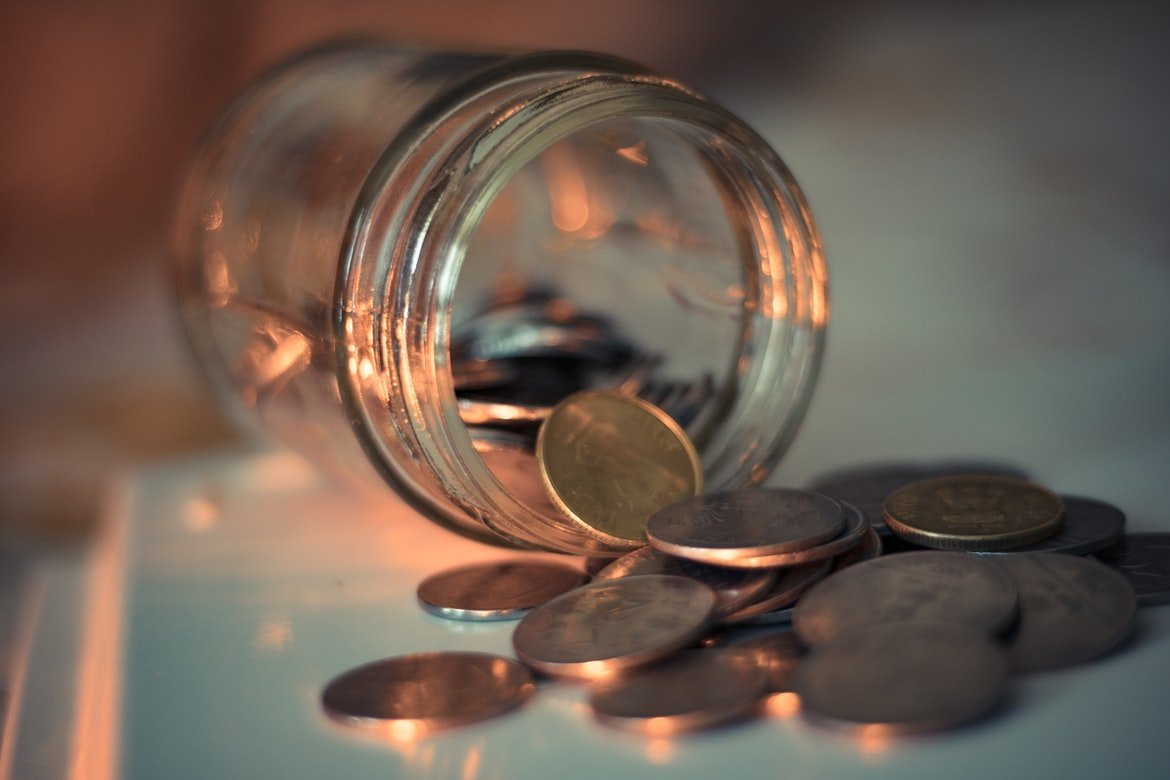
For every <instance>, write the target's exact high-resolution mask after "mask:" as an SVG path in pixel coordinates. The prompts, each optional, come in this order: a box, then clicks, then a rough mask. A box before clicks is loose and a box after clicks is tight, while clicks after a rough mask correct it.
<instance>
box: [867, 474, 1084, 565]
mask: <svg viewBox="0 0 1170 780" xmlns="http://www.w3.org/2000/svg"><path fill="white" fill-rule="evenodd" d="M884 511H885V516H886V525H888V526H889V527H890V530H892V531H893V532H894V533H896V534H897V535H898V536H900V537H902V538H903V539H906V540H907V541H911V542H914V543H915V544H920V545H922V546H924V547H934V548H936V549H942V550H1006V549H1009V548H1012V547H1021V546H1023V545H1026V544H1031V543H1033V542H1038V541H1040V540H1041V539H1046V538H1047V537H1049V536H1052V535H1053V534H1055V533H1056V532H1057V531H1059V530H1060V528H1061V525H1062V523H1063V521H1064V503H1063V502H1062V501H1061V500H1060V497H1059V496H1057V495H1056V494H1055V493H1053V492H1052V491H1050V490H1048V489H1046V488H1043V487H1040V486H1039V485H1034V484H1032V483H1031V482H1027V481H1025V480H1022V479H1016V478H1014V477H1001V476H991V475H976V474H972V475H954V476H946V477H936V478H934V479H924V480H921V481H919V482H914V483H911V484H909V485H907V486H906V487H904V488H901V489H900V490H897V491H895V492H894V493H891V494H890V496H889V497H888V498H887V499H886V502H885V506H884Z"/></svg>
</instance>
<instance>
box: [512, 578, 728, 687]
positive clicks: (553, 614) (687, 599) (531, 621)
mask: <svg viewBox="0 0 1170 780" xmlns="http://www.w3.org/2000/svg"><path fill="white" fill-rule="evenodd" d="M714 611H715V594H714V593H712V591H711V589H710V588H708V587H707V586H706V585H704V584H702V583H701V582H698V581H696V580H692V579H687V578H686V577H673V576H669V575H665V574H643V575H639V576H637V577H624V578H622V579H617V580H608V581H606V582H593V583H590V584H588V585H585V586H583V587H580V588H577V589H576V590H574V591H570V592H569V593H566V594H565V595H563V596H559V597H557V598H555V599H553V600H552V601H550V602H548V603H547V604H544V605H543V606H540V607H537V608H536V609H534V610H533V611H532V612H529V613H528V614H527V615H525V616H524V618H523V619H522V620H521V621H520V624H519V625H518V626H516V630H515V632H514V633H513V634H512V646H513V648H514V649H515V651H516V657H517V658H519V659H520V660H521V661H523V662H524V663H525V664H527V665H529V666H531V667H532V668H534V669H536V670H537V671H540V672H543V673H545V674H549V675H554V676H560V677H576V678H585V679H596V678H599V677H604V676H606V675H608V674H612V673H614V672H617V671H622V670H624V669H629V668H632V667H635V666H639V665H643V664H647V663H651V662H653V661H657V660H659V659H660V658H664V657H665V656H667V655H670V654H671V653H673V652H675V651H676V650H679V649H681V648H683V647H686V646H687V645H688V644H690V643H691V642H693V641H695V640H696V639H698V638H699V636H700V635H701V634H702V633H703V631H704V630H705V629H706V628H707V626H708V625H709V624H710V622H711V616H712V614H713V613H714Z"/></svg>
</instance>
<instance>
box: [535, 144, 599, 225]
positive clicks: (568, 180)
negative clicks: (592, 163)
mask: <svg viewBox="0 0 1170 780" xmlns="http://www.w3.org/2000/svg"><path fill="white" fill-rule="evenodd" d="M540 164H541V167H542V168H543V169H544V173H545V176H546V177H547V180H548V197H549V201H551V206H552V221H553V224H554V225H556V226H557V228H558V229H560V230H562V231H564V232H566V233H575V232H577V231H578V230H580V229H581V228H583V227H585V225H586V223H587V222H588V221H589V191H588V189H587V188H586V186H585V176H584V175H583V174H582V173H581V166H580V165H579V164H578V162H577V159H576V155H574V154H573V150H572V149H570V148H569V147H567V146H565V145H563V144H556V145H554V146H550V147H549V148H548V149H546V150H545V152H544V153H543V154H542V155H541V156H540Z"/></svg>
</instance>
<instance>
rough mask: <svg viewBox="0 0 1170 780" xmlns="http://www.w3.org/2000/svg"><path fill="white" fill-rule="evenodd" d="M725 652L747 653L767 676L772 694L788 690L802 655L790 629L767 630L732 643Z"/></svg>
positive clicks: (800, 645)
mask: <svg viewBox="0 0 1170 780" xmlns="http://www.w3.org/2000/svg"><path fill="white" fill-rule="evenodd" d="M726 647H727V649H728V650H732V651H735V652H740V653H746V654H747V655H748V657H749V658H751V659H752V662H753V663H755V664H756V665H757V666H759V667H760V668H762V669H763V670H764V671H765V672H767V674H768V687H769V689H771V691H772V692H773V693H775V692H779V691H787V690H790V689H791V678H792V672H793V670H794V669H796V664H797V663H798V662H799V661H800V659H801V658H802V657H803V656H804V654H805V649H804V645H802V644H801V643H800V640H799V639H798V638H797V636H796V634H795V632H793V631H792V629H779V630H777V629H768V630H767V631H766V632H765V633H762V634H754V635H752V636H747V637H741V638H736V639H733V640H731V641H730V642H728V643H727V645H726Z"/></svg>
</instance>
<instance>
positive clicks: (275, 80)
mask: <svg viewBox="0 0 1170 780" xmlns="http://www.w3.org/2000/svg"><path fill="white" fill-rule="evenodd" d="M177 239H178V257H179V293H180V306H181V309H182V314H183V319H184V322H185V325H186V327H187V331H188V333H189V336H190V338H191V342H192V345H193V347H194V350H195V352H196V354H197V356H198V357H199V359H200V361H201V363H202V364H203V365H204V367H205V369H206V370H207V371H208V373H209V374H210V375H211V377H212V379H213V383H214V384H215V385H216V387H217V389H218V391H219V392H220V394H221V396H222V398H223V400H224V403H225V404H226V405H227V406H229V407H230V408H233V409H235V410H237V411H242V412H244V413H245V414H244V417H246V418H249V419H250V420H252V421H253V422H257V421H258V422H259V423H260V425H261V427H262V428H264V429H266V430H267V431H268V432H269V433H271V434H273V435H275V437H276V438H278V439H280V440H282V441H284V442H286V443H287V444H289V445H291V446H292V447H294V448H295V449H297V450H299V451H301V452H303V453H305V454H306V455H308V456H309V457H310V458H311V459H313V460H315V461H317V462H318V463H320V464H322V465H323V466H326V467H327V468H329V469H330V470H332V471H335V472H336V471H341V472H345V473H350V474H366V475H369V476H376V475H380V477H381V480H382V481H384V482H385V483H388V484H389V485H390V486H391V487H393V488H394V489H395V490H397V491H398V492H399V493H400V494H401V495H403V496H404V497H406V498H407V499H408V500H410V501H411V503H412V504H413V505H414V506H415V507H416V508H418V509H420V510H421V511H423V512H424V513H425V514H427V515H428V516H430V517H431V518H433V519H435V520H438V521H440V522H442V523H444V524H446V525H448V526H450V527H452V528H454V529H456V530H459V531H461V532H464V533H468V534H471V535H473V536H476V537H479V538H482V539H492V540H495V541H500V540H501V539H503V540H506V541H507V542H509V543H511V544H513V545H517V546H521V547H531V548H537V549H545V550H554V551H561V552H569V553H577V554H592V553H597V552H606V550H603V549H599V547H598V542H596V541H593V540H591V539H589V538H588V537H586V536H585V535H583V534H582V533H581V532H580V531H579V530H578V529H576V528H575V527H574V526H573V525H572V524H570V523H567V522H566V521H565V519H564V518H561V517H559V516H557V514H556V513H555V512H553V511H550V510H549V506H548V502H547V501H543V500H542V499H541V498H540V496H539V490H536V491H533V490H528V489H524V488H523V486H521V487H520V488H518V487H517V486H516V484H515V481H514V480H515V477H516V474H517V473H521V472H523V471H524V468H523V467H518V466H517V463H518V461H517V458H520V459H523V458H524V457H528V455H527V453H525V452H523V451H522V445H518V446H519V448H513V449H512V450H509V457H507V458H504V459H503V460H504V462H506V463H507V467H506V468H505V469H504V472H507V473H502V472H501V470H500V469H499V468H497V467H495V466H494V465H493V463H494V462H495V461H496V460H498V459H497V458H495V457H494V456H493V453H497V452H498V450H495V449H493V448H494V446H495V445H492V444H490V443H489V444H488V445H487V446H484V444H483V442H484V441H485V437H484V436H483V435H481V429H480V428H478V427H477V424H472V423H469V422H468V421H467V409H466V408H463V407H466V405H467V403H469V401H468V398H471V399H472V400H471V403H474V402H475V397H476V396H475V393H474V392H473V393H470V394H467V393H462V392H459V390H458V385H459V384H460V382H461V381H466V380H465V379H464V377H467V376H475V377H479V378H480V379H477V380H476V381H481V380H482V377H484V376H487V377H488V379H487V380H484V381H487V382H488V384H489V385H491V383H492V382H493V381H494V382H496V385H495V386H494V387H489V389H488V394H489V397H490V399H491V400H492V402H493V403H496V402H502V403H503V404H504V405H505V407H507V405H508V404H509V403H510V402H514V404H515V405H516V406H518V407H520V408H535V409H536V410H537V412H539V410H540V409H541V408H542V407H541V404H547V403H549V402H550V401H555V396H557V395H564V394H566V393H567V392H571V391H572V390H573V389H577V388H583V387H616V388H621V389H626V390H629V391H631V392H639V390H646V391H647V393H649V394H648V395H647V396H646V397H651V398H652V397H653V396H652V392H653V388H660V389H659V390H658V392H659V393H660V394H661V395H662V397H663V398H667V397H669V398H681V397H687V398H689V399H690V400H689V402H688V404H689V405H685V406H686V409H685V412H686V413H685V415H684V414H683V413H682V412H681V411H679V410H675V411H674V412H672V409H671V407H670V403H668V402H667V401H665V400H664V401H662V402H661V403H662V406H663V408H664V409H666V410H667V411H668V412H671V413H672V414H675V415H676V419H679V420H680V422H682V424H683V425H684V427H685V428H686V430H687V432H688V434H689V435H690V436H691V438H692V439H693V441H694V442H695V444H696V446H697V449H698V451H699V453H700V457H701V459H702V465H703V469H704V474H705V482H706V485H707V488H708V489H710V490H726V489H731V488H735V487H738V486H742V485H745V484H751V483H758V482H760V481H761V480H763V479H764V477H765V476H766V475H767V474H768V472H769V471H770V469H771V468H772V467H773V466H774V465H775V463H776V461H777V460H778V459H779V457H780V455H781V454H782V453H783V451H784V450H785V448H786V447H787V446H788V444H789V443H790V441H791V439H792V437H793V435H794V434H795V431H796V428H797V426H798V424H799V422H800V420H801V418H802V416H803V414H804V411H805V408H806V406H807V404H808V400H809V397H810V394H811V391H812V387H813V384H814V381H815V378H816V374H817V370H818V366H819V363H820V356H821V351H822V344H823V337H824V329H825V326H826V323H827V320H828V300H827V290H826V271H825V266H824V261H823V258H822V254H821V247H820V240H819V237H818V235H817V232H816V229H815V227H814V225H813V222H812V219H811V216H810V214H809V211H808V208H807V206H806V204H805V201H804V199H803V197H802V195H801V193H800V191H799V189H798V188H797V185H796V183H795V182H794V180H793V179H792V176H791V174H790V173H789V172H788V170H787V168H786V167H785V166H784V164H783V163H782V162H781V160H780V159H779V157H777V155H776V154H775V153H774V152H773V151H772V150H771V149H770V148H769V146H768V145H767V144H766V143H765V142H764V141H763V140H762V139H761V138H760V137H759V136H758V135H756V134H755V133H754V132H753V131H752V130H751V129H749V128H748V127H747V126H746V125H744V124H743V123H742V122H741V121H739V120H738V119H736V118H735V117H734V116H731V115H730V114H728V113H727V112H726V111H724V110H722V109H720V108H718V107H716V106H714V105H713V104H711V103H710V102H708V101H707V100H705V99H704V98H702V97H701V96H699V95H697V94H696V93H694V92H693V91H691V90H690V89H688V88H686V87H684V86H682V85H680V84H678V83H677V82H675V81H672V80H669V79H666V78H663V77H661V76H658V75H655V74H654V73H652V72H650V71H647V70H645V69H643V68H641V67H639V66H636V65H633V64H631V63H628V62H624V61H621V60H617V59H612V58H609V57H604V56H600V55H591V54H580V53H546V54H530V55H521V56H509V57H497V56H490V57H470V56H462V55H447V54H435V53H428V52H419V51H412V50H405V49H401V48H393V47H387V46H381V45H372V44H360V45H347V46H335V47H331V48H326V49H321V50H317V51H314V52H310V53H307V54H305V55H302V56H301V57H299V58H297V59H296V60H293V61H291V62H289V63H287V64H285V65H283V66H281V67H279V68H278V69H276V70H274V71H273V72H271V73H270V74H269V75H268V76H266V77H265V78H263V79H261V80H260V81H259V82H258V83H257V84H255V85H254V86H253V87H252V88H251V89H250V90H249V91H248V92H247V93H246V94H245V95H244V96H243V97H242V98H241V99H240V100H238V101H237V103H236V104H235V105H234V106H233V107H232V108H231V110H230V111H229V112H228V113H227V115H226V116H225V117H224V118H223V119H222V120H221V121H220V123H219V124H218V126H217V127H216V128H215V129H214V130H213V132H212V133H211V135H210V137H209V138H208V140H207V142H206V144H205V146H204V148H203V150H202V152H201V154H200V156H199V157H198V158H197V160H196V162H195V164H194V165H193V167H192V169H191V172H190V175H189V177H188V179H187V182H186V187H185V190H184V196H183V199H182V204H181V208H180V211H179V215H178V219H177ZM534 312H535V314H534ZM509 318H511V319H509ZM533 322H535V326H534V327H535V330H533V329H532V328H531V327H529V326H530V325H532V323H533ZM501 323H502V324H501ZM493 328H494V329H495V330H493ZM490 333H495V334H496V335H495V336H494V337H492V338H488V337H487V336H485V335H484V334H490ZM534 334H535V335H534ZM549 334H552V335H551V336H550V335H549ZM477 339H479V341H477ZM493 339H494V340H493ZM501 345H503V346H501ZM583 345H584V346H583ZM493 350H496V351H497V352H499V354H496V352H493ZM509 350H511V351H509ZM517 350H518V351H517ZM526 350H527V351H526ZM558 350H560V351H559V352H558ZM481 353H482V354H481ZM472 366H473V367H475V369H476V371H470V372H469V371H468V367H472ZM484 368H486V369H488V370H487V371H486V374H485V373H484V372H483V371H481V369H484ZM477 371H479V373H476V372H477ZM533 371H535V374H534V373H532V372H533ZM549 371H552V372H553V373H554V374H556V376H555V377H554V378H553V380H552V381H551V382H548V381H545V380H544V379H541V380H540V381H535V380H533V379H532V377H533V376H537V377H542V376H544V375H545V374H547V373H548V372H549ZM509 372H512V374H516V372H518V374H516V375H513V376H512V378H511V380H510V383H509V380H508V379H507V375H508V374H509ZM526 372H527V373H526ZM541 372H544V373H543V374H542V373H541ZM558 372H559V373H558ZM501 373H502V374H503V375H505V376H504V378H502V379H501V378H500V374H501ZM635 375H637V379H636V381H635V380H634V379H633V377H634V376H635ZM566 377H568V380H567V381H566ZM473 384H474V382H473ZM534 385H540V386H541V387H543V388H545V394H546V395H552V396H554V397H553V398H536V399H535V400H534V399H533V398H531V397H529V396H530V395H531V394H532V393H533V392H534ZM661 388H673V389H670V390H662V389H661ZM679 388H681V390H680V389H679ZM696 388H702V392H696ZM536 389H537V390H540V388H539V387H538V388H536ZM475 392H482V389H481V388H475ZM493 393H494V395H492V394H493ZM672 393H673V395H672ZM509 394H513V395H514V396H515V397H511V396H510V395H509ZM537 395H539V392H538V393H537ZM461 404H462V406H461ZM680 404H681V402H680ZM681 408H682V406H681V405H680V407H679V409H681ZM536 416H537V417H539V414H537V415H536ZM480 422H482V421H480ZM489 422H490V421H489ZM528 422H529V423H531V422H532V421H528ZM501 426H502V427H504V428H506V427H508V423H507V422H506V421H504V422H502V423H501ZM482 430H489V431H490V430H492V429H491V426H490V425H489V426H488V427H487V428H485V429H482ZM525 435H527V434H526V433H525V431H524V430H523V427H522V426H520V427H519V430H517V431H507V432H506V436H505V437H504V438H507V437H513V439H515V440H516V441H523V440H524V436H525ZM494 436H495V434H494V433H491V434H489V435H488V436H487V437H486V439H487V440H492V439H493V437H494ZM371 466H372V467H373V468H372V469H371ZM521 466H522V464H521ZM610 552H612V551H610Z"/></svg>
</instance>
